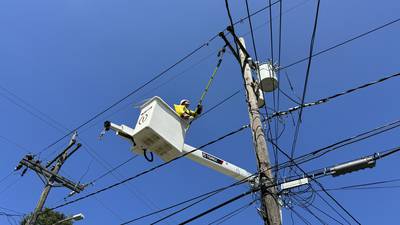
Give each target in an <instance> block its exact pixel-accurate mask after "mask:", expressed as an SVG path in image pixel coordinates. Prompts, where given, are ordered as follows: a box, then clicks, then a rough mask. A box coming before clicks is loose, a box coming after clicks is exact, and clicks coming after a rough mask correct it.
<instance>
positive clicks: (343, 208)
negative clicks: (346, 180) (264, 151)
mask: <svg viewBox="0 0 400 225" xmlns="http://www.w3.org/2000/svg"><path fill="white" fill-rule="evenodd" d="M271 143H272V144H274V143H273V142H271ZM274 145H275V144H274ZM275 146H276V145H275ZM277 148H278V150H279V151H280V152H281V153H282V154H283V155H284V156H285V157H287V158H288V159H289V160H290V161H291V162H292V164H293V165H294V166H296V167H297V168H298V169H299V170H300V171H301V172H302V173H303V174H305V175H306V176H308V174H307V172H306V171H304V170H303V169H302V168H301V167H300V166H299V165H298V164H297V163H296V162H295V161H294V160H293V158H292V157H290V156H289V155H288V154H287V153H286V152H285V151H283V150H282V149H281V148H280V147H279V146H277ZM311 180H312V181H314V182H315V183H316V184H318V186H319V187H320V188H321V189H322V191H323V192H324V193H325V194H326V195H327V196H328V197H329V198H330V199H331V200H332V201H333V202H335V204H336V205H337V206H339V207H340V208H341V209H342V210H343V211H344V212H345V213H346V214H347V215H348V216H349V217H351V218H352V219H353V220H354V221H355V222H356V223H357V224H360V225H361V223H360V222H359V221H358V220H357V219H356V218H355V217H354V216H353V215H352V214H351V213H350V212H349V211H348V210H347V209H346V208H345V207H344V206H343V205H342V204H341V203H340V202H339V201H338V200H337V199H336V198H335V197H333V196H332V195H331V194H330V193H329V192H328V191H326V189H325V188H324V186H323V185H322V184H321V183H320V182H318V181H317V180H316V179H315V178H311ZM309 185H310V184H309ZM310 187H311V186H310ZM311 188H312V187H311ZM312 189H313V191H314V192H315V190H314V188H312ZM315 193H316V194H317V195H318V196H319V197H320V198H322V196H321V195H319V193H318V192H315Z"/></svg>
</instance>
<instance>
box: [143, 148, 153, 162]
mask: <svg viewBox="0 0 400 225" xmlns="http://www.w3.org/2000/svg"><path fill="white" fill-rule="evenodd" d="M143 155H144V158H145V159H146V160H147V161H148V162H153V160H154V154H153V152H150V158H149V156H148V155H147V149H145V150H144V151H143Z"/></svg>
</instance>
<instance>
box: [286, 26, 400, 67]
mask: <svg viewBox="0 0 400 225" xmlns="http://www.w3.org/2000/svg"><path fill="white" fill-rule="evenodd" d="M399 21H400V18H398V19H395V20H392V21H390V22H388V23H385V24H383V25H381V26H379V27H376V28H373V29H371V30H369V31H366V32H364V33H362V34H359V35H357V36H355V37H353V38H350V39H348V40H345V41H343V42H341V43H338V44H336V45H333V46H331V47H329V48H326V49H324V50H322V51H319V52H317V53H315V54H313V55H311V56H309V57H306V58H303V59H300V60H298V61H296V62H293V63H291V64H289V65H287V66H284V67H282V68H280V69H281V70H284V69H287V68H289V67H292V66H294V65H296V64H299V63H301V62H304V61H306V60H308V59H309V58H310V57H311V58H313V57H315V56H318V55H321V54H323V53H325V52H328V51H330V50H333V49H335V48H337V47H340V46H342V45H345V44H347V43H349V42H352V41H354V40H357V39H359V38H362V37H364V36H366V35H368V34H371V33H373V32H375V31H378V30H381V29H383V28H385V27H387V26H390V25H392V24H394V23H397V22H399Z"/></svg>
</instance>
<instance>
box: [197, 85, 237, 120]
mask: <svg viewBox="0 0 400 225" xmlns="http://www.w3.org/2000/svg"><path fill="white" fill-rule="evenodd" d="M240 92H241V90H237V91H235V92H234V93H232V94H231V95H229V96H228V97H226V98H224V99H222V100H221V101H220V102H218V103H217V104H215V105H214V106H212V107H211V108H210V109H208V110H207V111H205V112H204V113H202V114H200V115H199V116H198V117H197V119H196V120H198V119H200V118H201V117H203V116H204V115H206V114H207V113H209V112H212V111H213V110H214V109H216V108H218V107H219V106H220V105H222V104H224V103H225V102H227V101H228V100H229V99H231V98H233V97H234V96H235V95H237V94H239V93H240Z"/></svg>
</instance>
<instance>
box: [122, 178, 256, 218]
mask: <svg viewBox="0 0 400 225" xmlns="http://www.w3.org/2000/svg"><path fill="white" fill-rule="evenodd" d="M251 176H254V174H253V175H251ZM247 178H250V177H246V178H245V179H247ZM245 179H242V180H240V181H236V182H234V183H232V184H230V185H227V186H224V187H221V188H218V189H215V190H212V191H208V192H206V193H203V194H200V195H197V196H195V197H192V198H190V199H187V200H184V201H180V202H178V203H176V204H173V205H170V206H168V207H165V208H163V209H160V210H156V211H154V212H150V213H147V214H145V215H142V216H139V217H136V218H134V219H131V220H128V221H126V222H124V223H122V224H121V225H126V224H129V223H132V222H135V221H138V220H141V219H144V218H146V217H149V216H153V215H156V214H159V213H161V212H164V211H167V210H169V209H173V208H176V207H178V206H181V205H184V204H187V203H189V202H192V201H194V200H196V199H200V200H202V199H204V200H206V199H208V198H209V197H211V196H213V195H215V194H218V193H220V192H222V191H225V190H227V189H230V188H232V187H235V186H237V185H240V184H243V182H244V181H245ZM204 200H202V201H204Z"/></svg>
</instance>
